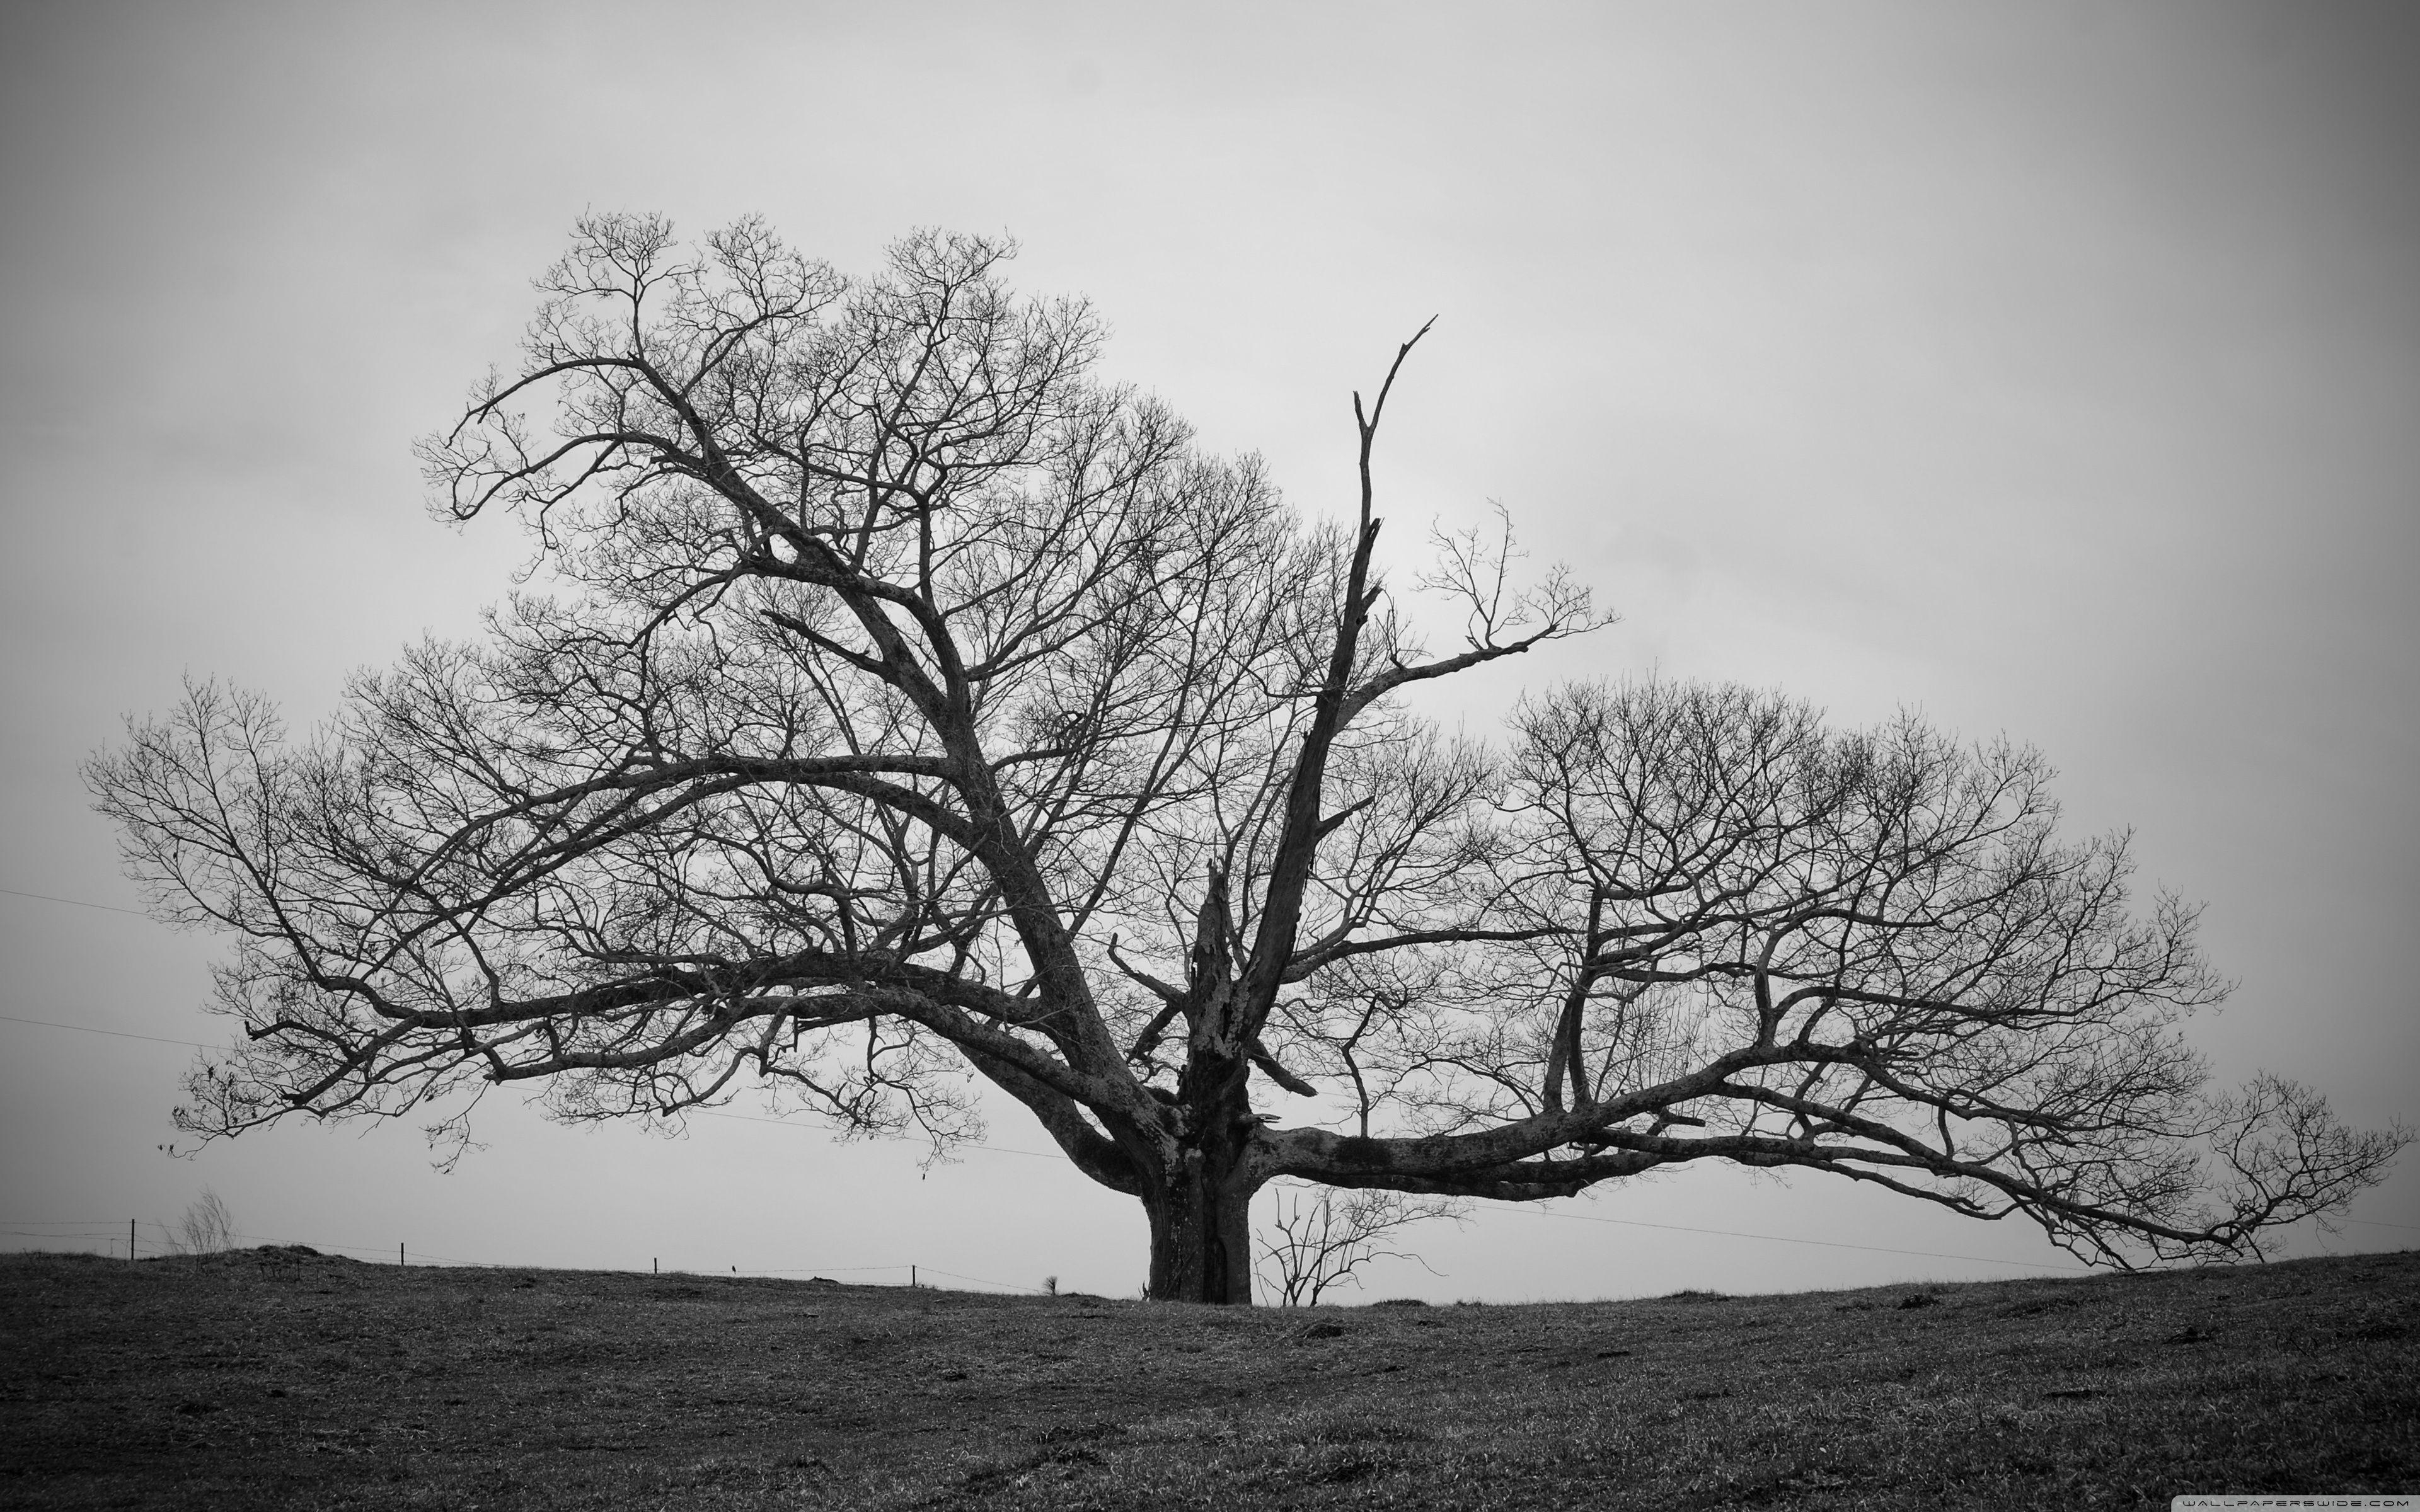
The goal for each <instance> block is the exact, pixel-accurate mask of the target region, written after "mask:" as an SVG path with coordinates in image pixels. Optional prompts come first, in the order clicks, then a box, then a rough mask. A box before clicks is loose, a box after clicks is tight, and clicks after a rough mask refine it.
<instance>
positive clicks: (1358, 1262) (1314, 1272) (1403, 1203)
mask: <svg viewBox="0 0 2420 1512" xmlns="http://www.w3.org/2000/svg"><path fill="white" fill-rule="evenodd" d="M1432 1218H1451V1219H1453V1220H1455V1221H1456V1222H1460V1221H1462V1219H1463V1209H1462V1207H1461V1205H1460V1204H1458V1203H1455V1202H1452V1201H1450V1200H1449V1199H1446V1198H1442V1197H1407V1196H1404V1195H1403V1194H1402V1193H1400V1192H1380V1191H1372V1190H1367V1189H1365V1190H1362V1191H1357V1192H1350V1191H1348V1192H1338V1191H1335V1190H1333V1189H1330V1188H1322V1189H1320V1190H1319V1191H1318V1192H1317V1194H1316V1195H1308V1194H1306V1193H1305V1192H1304V1190H1303V1189H1302V1188H1300V1187H1296V1186H1293V1185H1291V1184H1289V1185H1286V1186H1281V1187H1280V1188H1278V1191H1277V1195H1276V1205H1275V1209H1274V1211H1272V1213H1271V1215H1270V1219H1269V1227H1268V1228H1267V1229H1266V1230H1265V1231H1264V1234H1263V1236H1262V1238H1261V1242H1260V1244H1261V1277H1262V1279H1263V1281H1264V1282H1265V1283H1266V1285H1267V1288H1268V1289H1269V1290H1270V1291H1273V1292H1275V1293H1276V1295H1277V1297H1278V1300H1279V1301H1280V1303H1282V1304H1285V1305H1286V1306H1288V1307H1316V1306H1318V1305H1319V1299H1320V1298H1321V1296H1323V1295H1324V1294H1326V1292H1328V1291H1331V1290H1333V1289H1335V1288H1337V1287H1340V1286H1354V1287H1357V1286H1359V1285H1360V1284H1361V1278H1360V1275H1359V1272H1360V1270H1361V1268H1362V1267H1363V1266H1365V1265H1368V1264H1369V1263H1370V1262H1371V1261H1373V1260H1382V1259H1391V1260H1410V1261H1413V1262H1414V1263H1416V1264H1418V1265H1419V1266H1420V1267H1421V1268H1422V1269H1424V1270H1425V1269H1428V1262H1427V1261H1426V1260H1423V1259H1421V1258H1420V1257H1419V1256H1418V1255H1415V1254H1413V1253H1412V1252H1411V1251H1410V1250H1407V1249H1399V1248H1396V1247H1395V1246H1396V1244H1397V1243H1398V1242H1399V1236H1400V1235H1401V1234H1402V1233H1403V1231H1404V1229H1406V1228H1409V1227H1412V1226H1413V1225H1415V1224H1420V1223H1426V1222H1428V1221H1429V1220H1430V1219H1432ZM1431 1274H1435V1272H1434V1271H1431Z"/></svg>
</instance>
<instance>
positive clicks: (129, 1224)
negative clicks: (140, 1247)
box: [126, 1218, 134, 1265]
mask: <svg viewBox="0 0 2420 1512" xmlns="http://www.w3.org/2000/svg"><path fill="white" fill-rule="evenodd" d="M126 1263H127V1264H129V1265H132V1264H133V1263H134V1220H133V1219H132V1218H129V1219H127V1220H126Z"/></svg>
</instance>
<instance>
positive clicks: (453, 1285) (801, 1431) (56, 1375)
mask: <svg viewBox="0 0 2420 1512" xmlns="http://www.w3.org/2000/svg"><path fill="white" fill-rule="evenodd" d="M2415 1283H2420V1254H2414V1253H2404V1254H2397V1255H2385V1256H2364V1257H2351V1258H2342V1259H2328V1260H2308V1261H2297V1262H2293V1263H2290V1264H2282V1265H2275V1266H2267V1267H2244V1268H2240V1269H2231V1270H2213V1271H2201V1272H2194V1273H2162V1274H2154V1275H2148V1276H2139V1277H2115V1276H2113V1277H2102V1278H2094V1279H2088V1280H2079V1281H2017V1282H2000V1283H1989V1284H1980V1285H1962V1286H1944V1287H1927V1288H1917V1287H1894V1288H1879V1289H1874V1290H1867V1291H1854V1292H1809V1293H1802V1294H1796V1295H1790V1296H1777V1297H1745V1298H1720V1297H1713V1296H1706V1295H1702V1294H1695V1295H1692V1294H1684V1295H1682V1296H1676V1297H1669V1298H1665V1299H1662V1300H1659V1301H1651V1302H1631V1303H1600V1304H1564V1305H1540V1306H1520V1307H1450V1308H1432V1307H1420V1306H1374V1307H1357V1308H1338V1307H1324V1308H1319V1309H1315V1310H1310V1311H1301V1312H1287V1311H1282V1310H1274V1309H1261V1310H1251V1311H1244V1310H1233V1309H1219V1308H1206V1307H1188V1306H1169V1305H1153V1304H1140V1303H1110V1302H1103V1301H1100V1300H1098V1299H1094V1298H1084V1297H1062V1298H1055V1299H1053V1298H1030V1299H1005V1298H997V1297H985V1296H973V1295H968V1294H963V1293H952V1292H938V1291H905V1290H897V1289H877V1288H853V1287H841V1286H833V1285H830V1284H813V1283H793V1282H772V1281H756V1280H737V1279H715V1278H713V1277H699V1276H661V1277H655V1276H645V1275H627V1274H618V1273H580V1272H538V1271H520V1272H517V1271H456V1270H400V1269H397V1268H395V1267H373V1266H367V1265H362V1264H357V1263H354V1262H351V1261H347V1260H337V1259H332V1258H324V1257H311V1256H307V1255H295V1254H290V1253H286V1252H275V1253H271V1252H258V1251H255V1252H244V1253H240V1254H233V1255H225V1256H218V1257H207V1258H204V1259H199V1260H195V1259H182V1260H166V1261H146V1262H144V1263H143V1264H141V1265H136V1266H129V1265H127V1264H126V1263H125V1262H123V1261H115V1262H113V1261H105V1260H101V1259H97V1258H93V1257H84V1256H25V1255H18V1256H8V1257H0V1401H5V1406H0V1503H5V1504H11V1505H28V1506H54V1507H117V1506H127V1507H135V1506H175V1507H201V1506H227V1507H236V1506H240V1507H247V1508H249V1507H261V1508H280V1507H295V1508H302V1507H309V1508H330V1507H348V1506H359V1507H371V1506H375V1507H380V1508H386V1507H443V1508H449V1509H451V1508H472V1507H486V1508H538V1507H600V1508H642V1507H684V1508H686V1507H716V1508H726V1507H727V1508H750V1509H754V1508H775V1507H783V1508H787V1507H878V1508H902V1509H904V1508H911V1507H929V1508H959V1507H981V1508H1000V1509H1006V1508H1036V1509H1039V1508H1046V1507H1047V1508H1052V1509H1058V1508H1077V1507H1102V1508H1108V1507H1145V1506H1148V1507H1152V1508H1155V1509H1167V1508H1180V1507H1202V1508H1210V1507H1218V1508H1224V1507H1229V1506H1249V1507H1253V1508H1272V1509H1274V1508H1280V1507H1322V1506H1337V1507H1342V1506H1355V1507H1361V1506H1391V1507H1420V1508H1444V1507H1505V1508H1515V1507H1518V1508H1533V1507H1569V1506H1588V1507H1642V1508H1643V1507H1654V1508H1670V1507H1708V1508H1711V1507H1734V1506H1735V1507H1840V1508H1849V1507H1907V1508H1919V1507H1920V1508H1925V1509H1928V1512H1930V1509H1934V1508H1943V1507H1975V1508H1993V1509H2000V1508H2023V1507H2042V1508H2057V1509H2060V1512H2070V1509H2073V1508H2080V1507H2093V1506H2130V1507H2164V1506H2165V1505H2166V1504H2167V1500H2168V1498H2169V1497H2170V1496H2172V1495H2175V1494H2178V1493H2180V1492H2187V1491H2239V1492H2245V1491H2280V1492H2282V1491H2306V1492H2308V1491H2335V1492H2350V1491H2369V1492H2383V1491H2406V1490H2411V1489H2414V1488H2420V1385H2415V1381H2414V1372H2413V1370H2412V1365H2413V1364H2414V1350H2415V1343H2414V1341H2415V1339H2420V1327H2415V1325H2420V1285H2415Z"/></svg>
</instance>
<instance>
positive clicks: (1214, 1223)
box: [1143, 1150, 1252, 1307]
mask: <svg viewBox="0 0 2420 1512" xmlns="http://www.w3.org/2000/svg"><path fill="white" fill-rule="evenodd" d="M1217 1153H1225V1152H1224V1151H1218V1152H1217ZM1221 1166H1223V1167H1224V1168H1223V1169H1220V1168H1218V1167H1221ZM1251 1202H1252V1191H1251V1187H1250V1186H1249V1184H1248V1183H1247V1182H1246V1181H1244V1180H1241V1173H1240V1172H1239V1171H1237V1170H1236V1169H1235V1166H1234V1164H1233V1162H1222V1161H1219V1160H1218V1159H1216V1155H1215V1154H1213V1153H1212V1152H1205V1151H1202V1150H1187V1152H1186V1161H1185V1165H1184V1167H1183V1168H1181V1169H1179V1170H1175V1171H1171V1172H1170V1173H1169V1180H1166V1181H1163V1182H1158V1183H1155V1184H1154V1185H1153V1186H1152V1187H1151V1188H1150V1189H1149V1190H1147V1191H1146V1192H1145V1193H1144V1196H1143V1209H1144V1211H1146V1212H1148V1213H1149V1214H1150V1215H1151V1298H1152V1300H1153V1301H1155V1302H1206V1303H1220V1304H1234V1305H1237V1306H1246V1307H1249V1306H1250V1305H1251V1302H1252V1227H1251V1216H1250V1210H1251Z"/></svg>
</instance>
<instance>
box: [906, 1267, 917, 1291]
mask: <svg viewBox="0 0 2420 1512" xmlns="http://www.w3.org/2000/svg"><path fill="white" fill-rule="evenodd" d="M907 1289H908V1290H910V1291H913V1290H915V1289H916V1268H915V1267H914V1266H912V1265H911V1266H909V1267H907Z"/></svg>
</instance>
